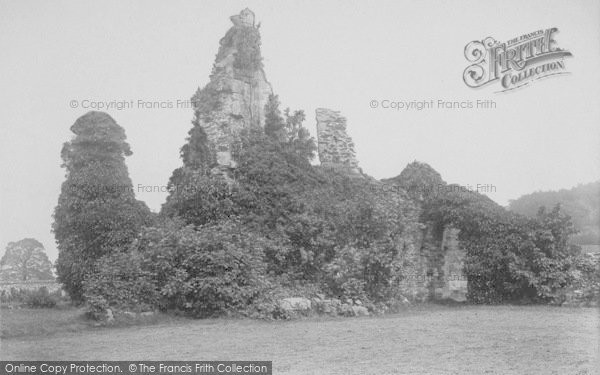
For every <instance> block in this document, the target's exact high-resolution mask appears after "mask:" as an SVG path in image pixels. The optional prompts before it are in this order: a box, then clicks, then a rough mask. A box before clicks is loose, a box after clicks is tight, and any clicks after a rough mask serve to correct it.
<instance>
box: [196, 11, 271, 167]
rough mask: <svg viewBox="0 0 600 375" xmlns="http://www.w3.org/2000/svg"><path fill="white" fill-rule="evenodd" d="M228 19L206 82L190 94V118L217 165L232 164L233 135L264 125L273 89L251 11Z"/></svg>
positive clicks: (230, 165) (225, 165)
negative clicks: (192, 109)
mask: <svg viewBox="0 0 600 375" xmlns="http://www.w3.org/2000/svg"><path fill="white" fill-rule="evenodd" d="M230 19H231V22H232V23H233V26H232V27H231V28H230V29H229V30H228V31H227V33H226V34H225V36H224V37H223V38H222V39H221V41H220V47H219V52H218V53H217V57H216V59H215V62H214V65H213V69H212V73H211V75H210V82H209V83H208V84H207V85H206V86H205V87H204V88H203V89H198V91H197V92H196V94H195V95H194V96H193V97H192V103H193V105H194V112H195V117H196V118H195V120H194V121H195V123H197V124H198V125H199V126H201V127H202V128H203V130H204V132H205V133H206V135H207V139H208V142H209V146H210V148H211V149H212V150H213V152H214V154H215V155H216V162H217V164H218V165H219V166H220V167H235V162H234V161H233V159H232V156H231V151H232V150H231V147H232V145H233V143H234V142H235V137H236V135H237V134H238V133H239V132H240V131H241V130H242V129H244V128H249V127H252V126H264V122H265V113H264V108H265V104H266V103H267V101H268V98H269V95H271V94H272V93H273V89H272V88H271V84H270V83H269V82H268V81H267V79H266V76H265V72H264V70H263V64H262V56H261V53H260V33H259V30H258V28H257V27H256V26H255V23H254V21H255V16H254V13H253V12H252V11H251V10H250V9H248V8H246V9H244V10H242V11H241V12H240V14H238V15H235V16H231V17H230Z"/></svg>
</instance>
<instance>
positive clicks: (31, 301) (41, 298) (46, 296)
mask: <svg viewBox="0 0 600 375" xmlns="http://www.w3.org/2000/svg"><path fill="white" fill-rule="evenodd" d="M57 293H58V295H57ZM57 293H53V294H51V293H50V292H48V288H46V287H45V286H43V287H41V288H39V289H37V290H33V291H27V292H26V293H25V298H24V301H23V303H24V305H25V306H27V307H30V308H52V307H55V306H56V304H57V303H58V301H59V298H60V297H59V296H60V292H57Z"/></svg>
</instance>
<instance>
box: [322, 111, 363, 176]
mask: <svg viewBox="0 0 600 375" xmlns="http://www.w3.org/2000/svg"><path fill="white" fill-rule="evenodd" d="M316 115H317V141H318V151H319V160H320V161H321V165H322V166H324V167H332V168H344V169H347V170H348V171H349V172H354V173H359V171H360V170H359V168H358V162H357V160H356V153H355V152H354V142H352V138H350V136H349V135H348V133H347V132H346V118H344V117H342V116H341V115H340V113H339V112H337V111H332V110H331V109H326V108H318V109H317V110H316Z"/></svg>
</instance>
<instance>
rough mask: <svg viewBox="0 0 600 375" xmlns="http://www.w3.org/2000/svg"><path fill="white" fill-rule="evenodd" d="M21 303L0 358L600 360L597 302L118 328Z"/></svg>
mask: <svg viewBox="0 0 600 375" xmlns="http://www.w3.org/2000/svg"><path fill="white" fill-rule="evenodd" d="M25 311H26V310H22V311H21V313H20V314H19V313H14V310H10V311H8V312H7V311H6V310H4V311H2V323H1V324H2V331H3V332H4V338H3V339H2V340H1V342H0V352H1V353H2V359H21V360H24V359H30V360H33V359H37V360H50V359H54V360H57V359H63V360H67V359H69V360H86V359H102V360H242V359H251V360H272V361H273V369H274V374H561V375H562V374H596V373H598V370H599V369H600V362H599V350H600V349H599V337H600V336H599V332H600V331H599V330H600V327H599V311H598V309H593V308H559V307H546V306H527V307H523V306H519V307H510V306H494V307H492V306H460V307H444V306H422V307H416V308H412V309H409V310H407V311H405V312H404V313H400V314H396V315H389V316H384V317H366V318H314V319H305V320H297V321H291V322H263V321H251V320H226V319H215V320H187V319H182V318H169V319H167V320H162V319H158V321H159V322H154V323H147V324H145V325H141V326H130V327H115V328H98V327H93V326H90V324H89V323H87V322H85V321H83V320H81V318H80V316H79V314H80V312H78V311H77V310H70V311H66V312H64V311H63V312H62V313H60V312H58V313H57V312H52V310H49V311H45V312H44V311H41V310H40V311H33V312H31V311H27V312H25ZM48 312H50V314H57V316H50V318H48V319H46V321H47V322H48V323H46V325H47V326H48V328H47V329H45V330H44V329H42V328H40V327H38V328H33V329H32V328H29V329H23V330H22V332H23V333H21V334H20V333H19V332H21V331H19V330H18V329H15V327H17V326H19V325H20V324H21V325H22V324H23V322H25V321H27V319H28V318H27V317H26V315H27V314H42V313H48ZM69 314H71V315H69ZM18 315H20V317H18ZM58 316H60V317H61V318H58ZM61 319H62V320H61ZM52 322H54V323H52ZM60 322H62V323H60ZM41 325H43V324H41Z"/></svg>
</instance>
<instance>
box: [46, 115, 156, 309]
mask: <svg viewBox="0 0 600 375" xmlns="http://www.w3.org/2000/svg"><path fill="white" fill-rule="evenodd" d="M71 131H72V132H73V133H74V134H75V137H74V138H73V139H72V140H71V141H69V142H66V143H65V144H64V146H63V149H62V153H61V156H62V160H63V167H64V168H65V169H66V180H65V182H64V183H63V184H62V187H61V192H60V196H59V198H58V205H57V206H56V208H55V210H54V223H53V226H52V230H53V231H54V235H55V237H56V241H57V243H58V251H59V255H58V260H57V262H56V270H57V273H58V280H59V281H60V282H61V283H62V284H63V285H64V287H65V289H66V291H67V292H68V293H69V295H70V296H71V298H72V299H73V300H74V301H82V300H83V281H84V279H85V278H86V277H87V275H88V274H89V273H90V272H93V270H94V269H95V262H96V261H97V260H98V259H100V258H101V257H103V256H104V255H106V254H109V253H111V252H114V251H118V250H119V249H123V248H126V247H127V246H128V245H129V244H130V243H131V242H132V241H133V240H134V239H135V238H136V237H137V235H138V234H139V231H140V228H141V227H142V226H143V225H148V224H150V222H151V215H150V210H149V209H148V208H147V206H146V205H145V204H144V203H143V202H140V201H138V200H136V199H135V194H134V191H133V186H132V183H131V179H130V178H129V173H128V171H127V167H126V165H125V156H129V155H131V150H130V148H129V144H128V143H127V142H126V141H125V139H126V138H125V131H124V129H123V128H122V127H121V126H119V125H118V124H117V123H116V122H115V121H114V120H113V119H112V118H111V117H110V116H109V115H107V114H106V113H102V112H89V113H87V114H85V115H84V116H82V117H80V118H79V119H78V120H77V121H76V122H75V124H74V125H73V126H72V127H71Z"/></svg>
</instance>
